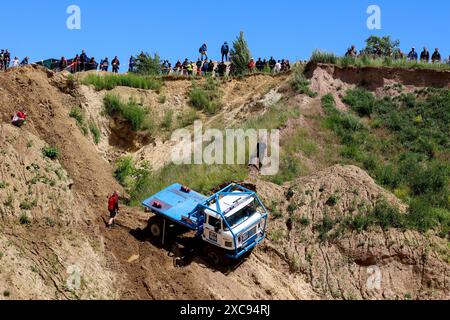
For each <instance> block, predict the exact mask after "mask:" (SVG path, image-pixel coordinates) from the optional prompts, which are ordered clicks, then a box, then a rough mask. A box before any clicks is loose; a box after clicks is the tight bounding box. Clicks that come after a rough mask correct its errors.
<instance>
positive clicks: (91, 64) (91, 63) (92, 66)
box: [85, 57, 98, 71]
mask: <svg viewBox="0 0 450 320" xmlns="http://www.w3.org/2000/svg"><path fill="white" fill-rule="evenodd" d="M97 67H98V63H97V61H95V58H94V57H92V58H91V60H89V62H88V63H87V64H86V66H85V70H86V71H91V70H97Z"/></svg>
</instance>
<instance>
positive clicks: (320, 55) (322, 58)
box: [309, 50, 338, 64]
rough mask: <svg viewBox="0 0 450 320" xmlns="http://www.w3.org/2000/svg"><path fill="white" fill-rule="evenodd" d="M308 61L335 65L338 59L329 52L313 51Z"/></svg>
mask: <svg viewBox="0 0 450 320" xmlns="http://www.w3.org/2000/svg"><path fill="white" fill-rule="evenodd" d="M309 61H310V62H312V63H327V64H336V63H337V61H338V57H337V56H336V55H335V54H334V53H331V52H325V51H321V50H315V51H314V52H313V53H312V55H311V58H310V59H309Z"/></svg>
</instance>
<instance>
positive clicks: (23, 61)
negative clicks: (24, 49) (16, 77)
mask: <svg viewBox="0 0 450 320" xmlns="http://www.w3.org/2000/svg"><path fill="white" fill-rule="evenodd" d="M29 59H30V58H28V57H25V58H23V60H22V62H21V63H20V65H21V66H27V65H28V64H29V62H28V61H29Z"/></svg>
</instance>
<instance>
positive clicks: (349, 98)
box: [342, 88, 375, 117]
mask: <svg viewBox="0 0 450 320" xmlns="http://www.w3.org/2000/svg"><path fill="white" fill-rule="evenodd" d="M342 101H343V102H344V103H346V104H348V105H349V106H350V107H351V109H352V110H353V111H355V112H356V113H357V114H358V115H359V116H361V117H365V116H368V117H370V115H371V114H372V111H373V108H374V105H375V97H374V96H373V94H372V93H371V92H369V91H367V90H365V89H361V88H358V89H354V90H348V91H347V93H346V95H345V97H344V98H343V99H342Z"/></svg>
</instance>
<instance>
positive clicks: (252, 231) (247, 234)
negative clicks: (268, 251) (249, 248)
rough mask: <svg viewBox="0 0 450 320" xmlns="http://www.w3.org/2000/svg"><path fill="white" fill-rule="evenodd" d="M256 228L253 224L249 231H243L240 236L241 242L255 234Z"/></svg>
mask: <svg viewBox="0 0 450 320" xmlns="http://www.w3.org/2000/svg"><path fill="white" fill-rule="evenodd" d="M257 230H258V228H257V227H256V226H255V227H254V228H253V229H251V230H250V231H249V232H247V233H245V234H244V235H243V236H242V242H244V243H245V242H246V241H247V240H248V239H250V238H251V237H253V236H254V235H255V234H256V231H257Z"/></svg>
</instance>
